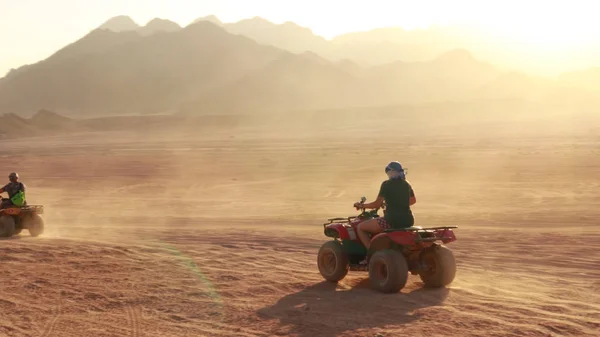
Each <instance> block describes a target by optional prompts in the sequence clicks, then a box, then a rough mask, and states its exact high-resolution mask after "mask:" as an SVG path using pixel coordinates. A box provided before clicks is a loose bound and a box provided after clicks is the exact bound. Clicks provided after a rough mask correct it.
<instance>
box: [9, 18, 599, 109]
mask: <svg viewBox="0 0 600 337" xmlns="http://www.w3.org/2000/svg"><path fill="white" fill-rule="evenodd" d="M432 32H436V33H435V34H434V33H432ZM419 34H420V35H419ZM452 36H454V35H453V34H450V33H448V32H447V31H443V30H435V29H434V30H433V31H414V32H405V31H403V30H399V29H395V28H390V29H381V30H375V31H371V32H363V33H353V34H347V35H343V36H340V37H337V38H335V39H333V40H332V41H328V40H326V39H324V38H322V37H319V36H316V35H315V34H313V33H312V31H310V30H309V29H307V28H304V27H300V26H298V25H296V24H294V23H284V24H273V23H270V22H269V21H266V20H264V19H261V18H253V19H248V20H242V21H239V22H236V23H228V24H224V23H222V22H221V21H219V20H218V19H217V18H216V17H214V16H211V17H205V18H200V19H198V20H196V21H195V22H194V23H192V24H190V25H188V26H186V27H180V26H179V25H178V24H176V23H174V22H171V21H168V20H164V19H154V20H152V21H150V22H148V24H146V25H145V26H139V25H137V24H136V23H135V22H134V21H133V20H131V19H130V18H128V17H126V16H119V17H115V18H112V19H110V20H108V21H107V22H106V23H104V24H103V25H101V26H100V27H99V28H97V29H95V30H93V31H91V32H90V33H89V34H88V35H86V36H84V37H83V38H81V39H80V40H78V41H76V42H74V43H72V44H70V45H67V46H65V47H64V48H62V49H61V50H59V51H57V52H56V53H55V54H53V55H51V56H50V57H48V58H47V59H45V60H43V61H40V62H38V63H36V64H32V65H27V66H23V67H21V68H19V69H16V70H12V71H11V72H9V73H8V74H7V76H6V77H4V78H1V79H0V112H11V113H18V114H24V115H28V114H31V113H32V112H34V111H37V110H39V109H40V108H47V109H50V110H53V111H59V112H61V113H63V114H67V115H70V116H91V115H123V114H140V113H142V114H149V113H164V112H180V113H188V114H204V113H225V112H231V113H240V112H247V111H253V110H261V111H284V110H296V109H330V108H347V107H360V106H383V105H392V104H420V103H427V102H441V101H450V100H455V101H456V100H459V101H460V100H481V99H488V100H498V99H506V98H517V99H535V100H548V99H554V100H560V98H561V97H563V96H564V97H567V98H568V99H570V100H584V101H586V102H589V101H590V100H595V99H597V98H596V97H597V96H598V95H597V94H598V91H600V71H598V69H590V70H584V71H580V72H573V73H568V74H563V75H562V76H560V77H559V79H558V80H548V79H544V78H538V77H535V76H530V75H527V74H524V73H519V72H506V71H503V70H502V69H501V68H498V67H497V66H494V65H492V64H490V63H487V62H483V61H480V60H478V59H477V58H476V57H474V56H473V54H472V53H471V52H470V51H467V50H466V49H464V48H456V46H461V41H460V40H457V39H454V38H452ZM422 41H427V43H423V42H422ZM344 50H345V51H344ZM386 50H387V52H383V51H386ZM442 50H444V51H442ZM336 53H338V54H336ZM335 55H338V56H335ZM341 56H345V57H341ZM367 58H368V60H366V59H367Z"/></svg>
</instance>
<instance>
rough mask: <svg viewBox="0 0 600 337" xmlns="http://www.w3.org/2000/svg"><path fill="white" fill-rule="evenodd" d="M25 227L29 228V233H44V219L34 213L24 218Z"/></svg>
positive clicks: (37, 234) (35, 235) (34, 234)
mask: <svg viewBox="0 0 600 337" xmlns="http://www.w3.org/2000/svg"><path fill="white" fill-rule="evenodd" d="M25 227H26V228H27V229H28V230H29V235H31V236H33V237H37V236H40V235H42V234H43V233H44V219H42V217H41V216H39V215H38V214H34V215H32V216H31V217H30V218H28V219H27V220H26V224H25Z"/></svg>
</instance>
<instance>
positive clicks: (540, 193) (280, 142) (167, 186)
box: [0, 121, 600, 337]
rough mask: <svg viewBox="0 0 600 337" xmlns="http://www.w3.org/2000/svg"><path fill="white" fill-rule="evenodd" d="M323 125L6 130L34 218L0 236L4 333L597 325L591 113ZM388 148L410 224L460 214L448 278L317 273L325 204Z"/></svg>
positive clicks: (375, 176) (335, 210) (360, 189)
mask: <svg viewBox="0 0 600 337" xmlns="http://www.w3.org/2000/svg"><path fill="white" fill-rule="evenodd" d="M392 122H394V121H392ZM354 123H356V121H354ZM335 125H337V127H336V128H331V129H326V128H322V129H318V128H315V129H303V130H299V129H295V128H293V127H288V128H287V129H286V128H282V127H279V128H264V129H253V130H250V129H243V128H236V129H235V130H225V131H223V130H219V131H214V132H212V133H204V134H199V135H195V136H193V137H192V136H190V135H187V136H184V135H182V136H181V137H175V136H173V135H172V134H171V135H169V136H168V137H170V138H166V137H167V136H166V135H162V136H159V135H142V134H139V133H136V134H130V133H117V132H113V133H109V134H89V135H79V136H64V137H50V138H44V139H29V140H27V141H25V140H11V141H9V140H6V141H3V142H2V144H0V155H1V157H2V165H1V167H2V168H3V169H5V170H8V171H9V170H13V168H16V169H17V170H19V172H20V173H21V176H22V177H23V180H24V182H25V183H26V184H27V185H28V188H29V193H28V196H29V200H30V202H31V203H39V204H44V205H45V206H46V214H45V215H44V217H45V220H46V223H47V230H46V233H45V234H44V235H43V236H42V237H39V238H31V237H29V236H28V234H27V233H22V234H21V235H20V236H16V237H13V238H10V239H5V240H0V264H1V267H0V281H1V282H2V285H3V289H2V293H1V294H0V312H1V313H2V314H1V315H0V335H1V336H44V337H45V336H132V337H135V336H288V335H289V336H303V337H312V336H515V337H516V336H519V337H521V336H597V335H598V333H599V331H600V295H598V293H599V291H600V281H599V280H600V268H599V266H600V265H599V262H598V261H599V258H600V253H599V250H600V229H599V228H598V222H597V219H598V216H599V215H600V209H598V204H599V202H600V197H599V194H598V192H597V191H598V188H599V187H600V179H599V177H600V156H599V154H600V139H599V138H598V136H597V132H595V131H594V130H590V129H587V128H586V127H585V123H581V124H578V126H577V127H573V126H571V127H569V128H565V127H564V125H563V124H561V125H562V126H563V127H562V128H561V127H556V128H555V129H553V131H541V130H540V129H535V128H525V127H521V128H518V129H515V128H514V127H494V128H491V127H490V125H487V124H486V125H480V126H479V127H477V126H473V125H471V126H468V127H465V129H456V128H449V127H439V128H438V129H434V130H433V131H431V129H427V130H430V131H431V132H424V130H425V129H423V128H419V127H415V128H413V130H412V133H411V132H403V133H402V134H401V135H399V134H398V132H397V130H396V131H394V130H391V129H390V130H387V131H385V132H380V133H377V132H376V130H377V129H378V128H379V127H380V126H378V125H375V124H369V123H368V122H364V123H362V124H361V126H360V128H359V127H356V125H354V126H353V125H351V123H347V124H335ZM571 125H572V124H571ZM398 129H401V130H405V129H404V128H403V127H400V126H399V125H398ZM442 131H444V132H442ZM394 159H399V160H402V161H403V163H404V164H405V165H406V166H407V167H408V170H409V180H410V181H411V183H412V184H413V186H414V188H415V191H416V194H417V197H418V203H417V205H415V207H414V212H415V214H416V217H417V222H418V224H420V225H422V226H429V225H432V226H433V225H446V224H447V225H458V226H460V228H459V229H458V230H457V232H456V233H457V237H458V241H456V242H454V243H451V244H450V245H449V247H450V248H452V249H453V251H454V252H455V256H456V258H457V262H458V272H457V277H456V279H455V281H454V282H453V283H452V284H451V285H450V286H449V287H447V288H444V289H434V290H432V289H424V288H423V285H422V283H421V282H420V280H419V278H418V277H414V276H411V277H410V279H409V283H408V285H407V287H406V288H405V289H403V290H402V291H401V293H398V294H391V295H383V294H379V293H376V292H374V291H372V290H370V289H369V287H368V280H367V278H366V274H365V273H360V272H351V273H350V274H349V276H348V277H347V278H346V279H344V280H343V281H342V282H340V283H339V284H338V285H337V286H336V285H333V284H329V283H326V282H323V281H322V278H321V276H320V275H319V273H318V270H317V266H316V254H317V251H318V249H319V247H320V245H321V244H322V243H323V242H325V241H326V237H325V236H324V235H323V231H322V226H321V224H322V222H323V221H324V218H325V217H328V216H344V215H352V214H353V213H354V210H353V209H352V208H351V205H352V203H353V202H355V201H357V200H358V199H359V198H360V197H361V196H363V195H365V196H367V198H369V199H372V198H373V197H374V196H375V194H376V192H377V189H378V186H379V184H380V183H381V181H382V180H383V179H384V178H385V176H384V174H383V167H384V165H385V164H386V163H387V162H388V161H390V160H394Z"/></svg>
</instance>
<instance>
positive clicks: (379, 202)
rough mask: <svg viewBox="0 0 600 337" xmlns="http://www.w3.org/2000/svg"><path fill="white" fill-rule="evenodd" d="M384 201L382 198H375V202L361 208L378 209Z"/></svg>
mask: <svg viewBox="0 0 600 337" xmlns="http://www.w3.org/2000/svg"><path fill="white" fill-rule="evenodd" d="M384 200H385V199H383V197H382V196H381V195H380V196H378V197H377V200H375V201H373V202H370V203H367V204H363V205H362V207H363V208H372V209H376V208H380V207H381V206H382V205H383V201H384Z"/></svg>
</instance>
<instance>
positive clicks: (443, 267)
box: [419, 245, 456, 287]
mask: <svg viewBox="0 0 600 337" xmlns="http://www.w3.org/2000/svg"><path fill="white" fill-rule="evenodd" d="M421 263H422V265H423V268H424V270H423V271H421V272H420V273H419V276H420V277H421V280H422V281H423V283H424V284H425V286H427V287H444V286H447V285H448V284H450V283H452V281H454V276H455V275H456V261H455V260H454V254H453V253H452V251H451V250H450V249H448V247H446V246H439V245H436V246H433V247H431V248H429V249H427V250H425V251H424V252H423V253H421Z"/></svg>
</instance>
